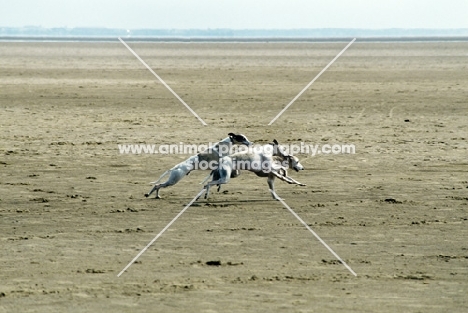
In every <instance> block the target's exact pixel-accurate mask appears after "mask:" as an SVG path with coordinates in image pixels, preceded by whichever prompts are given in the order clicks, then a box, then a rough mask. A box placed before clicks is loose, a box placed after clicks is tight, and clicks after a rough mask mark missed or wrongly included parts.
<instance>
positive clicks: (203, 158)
mask: <svg viewBox="0 0 468 313" xmlns="http://www.w3.org/2000/svg"><path fill="white" fill-rule="evenodd" d="M236 144H237V145H246V146H250V145H251V142H250V141H249V140H248V139H247V137H246V136H244V135H242V134H239V135H236V134H233V133H229V134H228V137H226V138H224V139H223V140H221V141H220V142H218V143H217V144H215V145H214V146H212V147H209V148H208V149H207V150H205V151H203V152H200V153H198V154H197V155H194V156H191V157H190V158H188V159H187V160H185V161H183V162H181V163H179V164H177V165H176V166H174V167H173V168H171V169H170V170H168V171H166V172H164V174H162V175H161V176H160V177H159V179H158V180H157V181H155V182H152V183H151V184H154V186H153V188H152V189H151V190H150V192H148V193H147V194H145V197H149V196H150V195H151V194H152V193H153V192H154V191H156V198H157V199H160V198H161V197H160V196H159V189H161V188H166V187H169V186H173V185H175V184H177V183H178V182H179V181H180V180H181V179H182V178H183V177H184V176H186V175H188V174H190V172H191V171H193V170H194V169H200V167H199V165H200V163H202V162H206V164H207V165H209V166H210V168H206V169H213V167H217V164H218V162H219V159H220V158H221V157H223V156H224V155H227V154H229V151H230V150H231V148H232V145H236ZM167 174H170V176H169V179H168V180H167V181H166V182H164V183H162V184H158V182H159V181H160V180H161V179H162V178H163V177H164V176H166V175H167Z"/></svg>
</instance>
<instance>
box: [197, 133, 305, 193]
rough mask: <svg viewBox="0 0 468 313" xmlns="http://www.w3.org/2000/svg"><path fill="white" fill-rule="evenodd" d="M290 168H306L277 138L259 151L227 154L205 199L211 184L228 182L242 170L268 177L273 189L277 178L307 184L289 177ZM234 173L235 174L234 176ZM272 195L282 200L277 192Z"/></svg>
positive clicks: (207, 186) (299, 169) (215, 172)
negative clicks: (283, 147)
mask: <svg viewBox="0 0 468 313" xmlns="http://www.w3.org/2000/svg"><path fill="white" fill-rule="evenodd" d="M272 146H273V147H272ZM288 168H291V169H294V170H295V171H296V172H299V171H302V170H304V167H303V166H302V164H301V163H300V162H299V159H298V158H297V157H295V156H293V155H291V154H286V153H285V152H284V151H283V149H282V148H281V147H280V146H279V144H278V142H277V141H276V140H274V142H273V143H272V144H269V145H265V146H263V147H262V149H260V151H258V152H257V151H256V152H238V153H234V154H232V155H229V156H225V157H223V158H222V159H221V160H220V162H219V167H218V169H217V170H214V171H213V180H212V181H211V182H209V183H208V184H206V185H205V189H206V193H205V199H206V198H207V197H208V195H209V191H210V187H211V186H213V185H218V186H220V185H221V184H227V183H228V182H229V180H230V179H231V178H233V177H237V176H238V175H239V171H240V170H248V171H250V172H254V173H255V174H256V175H257V176H259V177H267V178H268V179H267V183H268V187H269V188H270V190H273V191H274V190H275V186H274V182H275V178H278V179H280V180H282V181H284V182H287V183H288V184H296V185H299V186H306V185H305V184H302V183H300V182H298V181H296V180H294V179H293V178H291V177H289V176H288V171H287V169H288ZM233 174H235V175H234V176H233ZM218 191H219V188H218ZM272 196H273V199H275V200H280V199H279V198H277V197H276V196H275V193H272Z"/></svg>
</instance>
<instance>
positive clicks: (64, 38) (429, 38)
mask: <svg viewBox="0 0 468 313" xmlns="http://www.w3.org/2000/svg"><path fill="white" fill-rule="evenodd" d="M352 38H353V37H315V38H314V37H124V36H122V39H123V40H125V41H129V42H233V43H235V42H348V41H350V40H351V39H352ZM0 41H2V42H119V40H118V37H109V36H106V37H90V36H89V37H88V36H76V37H75V36H0ZM356 41H357V42H438V41H440V42H465V41H468V36H414V37H410V36H408V37H406V36H404V37H362V38H360V37H357V40H356Z"/></svg>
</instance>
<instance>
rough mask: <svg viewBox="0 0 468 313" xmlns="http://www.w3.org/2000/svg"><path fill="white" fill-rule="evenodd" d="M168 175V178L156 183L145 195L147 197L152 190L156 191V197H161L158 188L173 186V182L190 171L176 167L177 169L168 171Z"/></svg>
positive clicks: (175, 182) (176, 181)
mask: <svg viewBox="0 0 468 313" xmlns="http://www.w3.org/2000/svg"><path fill="white" fill-rule="evenodd" d="M170 173H171V174H170V176H169V179H168V180H167V181H166V182H164V183H162V184H156V185H154V186H153V188H152V189H151V191H150V192H148V193H147V194H145V197H149V196H150V195H151V194H152V193H153V192H154V191H156V198H157V199H161V197H160V196H159V189H161V188H167V187H169V186H173V185H175V184H177V183H178V182H179V181H180V180H181V179H182V178H183V177H184V176H185V175H187V173H190V170H185V169H183V168H177V169H173V170H171V171H170Z"/></svg>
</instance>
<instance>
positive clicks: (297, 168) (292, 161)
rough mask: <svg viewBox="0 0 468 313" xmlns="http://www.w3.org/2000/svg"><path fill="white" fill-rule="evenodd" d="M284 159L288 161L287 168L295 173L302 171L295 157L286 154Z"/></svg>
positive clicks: (302, 168)
mask: <svg viewBox="0 0 468 313" xmlns="http://www.w3.org/2000/svg"><path fill="white" fill-rule="evenodd" d="M285 159H286V160H287V161H288V164H289V168H292V169H293V170H295V171H296V172H299V171H302V170H304V167H303V166H302V164H301V163H300V162H299V159H298V158H297V157H296V156H294V155H291V154H288V155H286V156H285Z"/></svg>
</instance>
